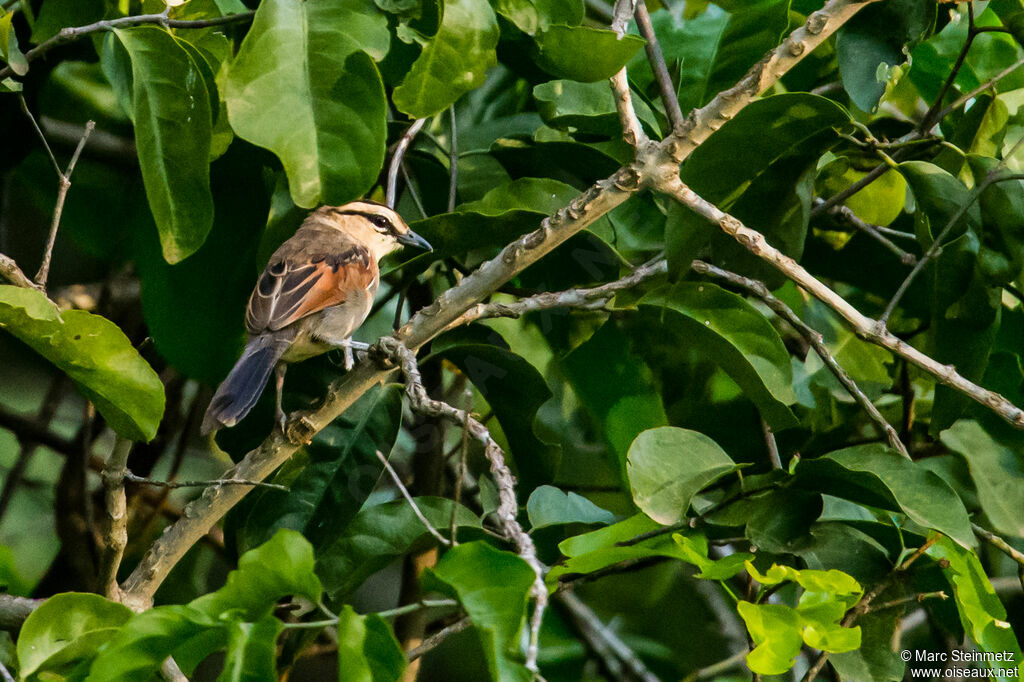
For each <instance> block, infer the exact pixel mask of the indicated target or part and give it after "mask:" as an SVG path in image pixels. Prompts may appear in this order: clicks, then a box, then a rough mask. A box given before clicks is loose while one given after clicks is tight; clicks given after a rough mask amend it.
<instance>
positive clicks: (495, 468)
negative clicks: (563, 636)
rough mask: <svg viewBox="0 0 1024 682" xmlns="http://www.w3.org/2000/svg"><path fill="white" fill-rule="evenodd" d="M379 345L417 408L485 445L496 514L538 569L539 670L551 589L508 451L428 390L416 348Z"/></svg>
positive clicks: (534, 624) (530, 654) (535, 641)
mask: <svg viewBox="0 0 1024 682" xmlns="http://www.w3.org/2000/svg"><path fill="white" fill-rule="evenodd" d="M375 347H376V348H379V349H380V350H381V351H382V352H383V353H384V356H385V357H386V358H390V359H393V360H394V361H396V362H398V363H399V364H400V367H401V370H402V374H403V375H404V377H405V392H406V395H408V396H409V401H410V405H411V407H412V409H413V410H415V411H417V412H419V413H420V414H424V415H426V416H428V417H435V418H442V419H447V420H449V421H451V422H454V423H456V424H461V425H462V427H463V428H465V429H467V430H468V431H469V433H470V435H471V436H472V437H473V438H475V439H476V440H478V441H480V443H481V444H482V445H483V446H484V456H485V457H487V460H488V462H489V463H490V465H491V475H492V476H493V477H494V482H495V485H496V486H497V488H498V500H499V502H498V509H497V510H496V511H495V515H496V516H497V518H498V521H499V523H500V524H501V529H502V531H503V533H504V534H505V537H506V538H508V540H509V541H511V542H512V543H513V544H514V545H515V547H516V551H517V553H518V554H519V556H520V557H521V558H522V559H523V561H525V562H526V563H527V564H528V565H529V566H530V568H531V569H533V572H534V583H533V587H532V588H531V590H530V594H531V596H532V597H533V599H534V602H535V606H534V609H533V614H532V616H531V617H530V640H529V644H528V645H527V648H526V668H527V669H528V670H530V671H532V672H534V673H536V672H537V671H538V668H537V654H538V651H539V637H540V624H541V620H542V619H543V617H544V609H545V607H546V606H547V602H548V591H547V587H546V586H545V585H544V574H545V572H546V569H545V568H544V566H543V565H542V564H541V563H540V560H539V559H538V558H537V548H536V547H535V546H534V544H533V539H532V538H531V537H530V536H529V535H528V534H527V533H526V531H524V530H523V527H522V526H521V525H520V524H519V521H518V519H517V518H516V517H517V516H518V513H519V503H518V502H517V501H516V492H515V477H514V476H513V475H512V471H511V470H510V469H509V468H508V465H507V464H506V463H505V454H504V452H502V450H501V446H499V445H498V443H497V442H496V441H495V440H494V438H493V437H492V436H491V434H490V432H489V431H488V430H487V427H485V426H484V425H483V424H481V423H480V422H479V421H477V420H476V419H475V418H474V417H473V416H472V415H471V414H470V413H469V412H467V411H463V410H459V409H457V408H455V407H452V406H451V405H448V404H447V403H443V402H441V401H439V400H434V399H432V398H431V397H430V396H429V395H428V394H427V389H426V388H425V387H424V386H423V380H422V378H421V377H420V370H419V366H418V365H417V363H416V353H415V352H414V351H412V350H410V349H409V348H406V347H405V346H404V345H402V343H401V342H399V341H398V340H396V339H394V338H393V337H384V338H382V339H380V341H378V342H377V344H376V346H375Z"/></svg>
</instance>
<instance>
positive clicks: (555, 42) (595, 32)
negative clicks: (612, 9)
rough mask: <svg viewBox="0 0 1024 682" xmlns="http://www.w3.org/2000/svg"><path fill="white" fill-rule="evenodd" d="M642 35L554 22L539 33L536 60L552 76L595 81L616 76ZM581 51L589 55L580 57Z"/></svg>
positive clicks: (639, 42) (634, 51)
mask: <svg viewBox="0 0 1024 682" xmlns="http://www.w3.org/2000/svg"><path fill="white" fill-rule="evenodd" d="M643 44H644V41H643V39H641V38H639V37H637V36H631V35H626V36H623V37H622V38H621V39H620V38H619V36H617V35H616V34H615V32H614V31H609V30H607V29H601V28H590V27H589V26H551V27H549V28H548V29H547V30H545V31H542V32H541V33H540V35H538V36H537V47H538V49H539V50H540V53H539V54H538V56H537V59H536V61H537V64H538V65H539V66H540V67H541V68H542V69H544V70H545V71H547V72H548V73H550V74H551V75H553V76H557V77H559V78H568V79H569V80H574V81H581V82H583V83H593V82H595V81H599V80H604V79H606V78H611V77H612V76H614V75H615V74H616V73H617V72H618V71H619V69H621V68H622V67H623V66H625V65H626V62H628V61H629V60H630V59H631V58H632V57H633V55H634V54H636V51H637V50H639V49H640V48H641V47H643ZM580 55H587V57H586V59H581V58H580Z"/></svg>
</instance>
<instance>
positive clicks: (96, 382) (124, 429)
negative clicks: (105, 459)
mask: <svg viewBox="0 0 1024 682" xmlns="http://www.w3.org/2000/svg"><path fill="white" fill-rule="evenodd" d="M0 328H2V329H4V330H6V331H8V332H10V333H11V334H13V335H14V336H16V337H17V338H19V339H21V340H22V341H23V342H25V343H26V344H28V345H29V346H30V347H31V348H32V349H33V350H35V351H36V352H37V353H39V354H40V355H42V356H43V357H45V358H46V359H47V360H49V361H50V362H52V363H53V364H55V365H56V366H57V367H58V368H60V369H61V371H63V372H65V373H66V374H67V375H68V376H69V377H71V378H72V379H73V380H74V381H75V383H76V384H78V386H79V388H80V389H81V390H82V393H83V394H85V397H86V398H88V399H89V400H91V401H92V403H93V404H94V405H95V406H96V409H97V410H98V411H99V413H100V414H101V415H103V418H104V419H105V420H106V421H107V423H108V424H110V426H111V428H113V429H114V430H115V431H117V432H118V433H119V434H120V435H122V436H124V437H125V438H128V439H131V440H142V441H149V440H152V438H153V436H155V435H156V430H157V427H158V426H159V425H160V420H161V418H162V417H163V413H164V387H163V384H162V383H161V382H160V377H158V376H157V374H156V372H154V371H153V368H152V367H150V366H149V364H148V363H147V362H146V361H145V360H143V359H142V358H141V357H140V356H139V354H138V352H137V351H136V350H135V348H134V347H132V344H131V341H129V340H128V338H127V337H126V336H125V335H124V333H123V332H122V331H121V330H120V329H118V327H117V325H115V324H114V323H113V322H111V321H110V320H107V319H106V318H103V317H100V316H99V315H93V314H91V313H87V312H85V311H84V310H67V311H65V312H63V313H61V312H58V310H57V308H56V307H54V305H53V304H52V303H51V302H50V301H49V300H48V299H47V298H46V296H45V295H44V294H42V293H40V292H38V291H35V290H34V289H22V288H20V287H14V286H7V285H0Z"/></svg>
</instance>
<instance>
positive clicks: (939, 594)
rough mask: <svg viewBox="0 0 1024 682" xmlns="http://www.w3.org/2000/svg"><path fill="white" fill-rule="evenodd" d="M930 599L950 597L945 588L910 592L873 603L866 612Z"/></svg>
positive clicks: (943, 599) (944, 599)
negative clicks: (915, 592) (898, 597)
mask: <svg viewBox="0 0 1024 682" xmlns="http://www.w3.org/2000/svg"><path fill="white" fill-rule="evenodd" d="M929 599H941V600H942V601H946V600H947V599H949V595H948V594H946V593H945V592H944V591H943V590H938V591H936V592H919V593H917V594H908V595H907V596H906V597H901V598H900V599H890V600H889V601H885V602H882V603H881V604H873V605H871V606H870V607H869V608H868V609H867V611H866V612H865V613H874V612H875V611H883V610H885V609H891V608H895V607H897V606H903V605H904V604H920V603H921V602H923V601H927V600H929Z"/></svg>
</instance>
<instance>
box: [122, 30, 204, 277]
mask: <svg viewBox="0 0 1024 682" xmlns="http://www.w3.org/2000/svg"><path fill="white" fill-rule="evenodd" d="M113 34H114V36H116V38H117V40H118V41H120V43H121V46H122V47H123V48H124V50H125V52H126V53H127V54H128V58H129V59H130V61H131V73H132V109H131V111H132V114H133V115H132V120H133V122H134V123H135V146H136V147H137V148H138V153H139V165H140V166H141V168H142V180H143V182H144V183H145V185H146V197H147V198H148V199H149V208H150V210H151V211H152V212H153V218H154V220H155V221H156V227H157V230H158V231H159V233H160V244H161V246H162V247H163V254H164V258H165V259H166V260H167V262H168V263H177V262H178V261H180V260H182V259H184V258H187V257H188V256H190V255H191V254H192V253H194V252H195V251H196V249H198V248H199V247H200V246H202V244H203V242H204V241H205V240H206V235H207V234H208V233H209V232H210V227H211V226H212V225H213V196H212V195H211V194H210V168H209V160H210V139H211V135H212V132H211V130H212V126H213V119H212V114H211V111H210V94H209V92H207V88H206V79H205V78H204V76H203V72H202V70H201V69H200V67H199V65H197V64H196V61H195V59H194V58H193V55H192V53H190V52H189V50H187V49H186V48H185V47H183V46H182V44H181V43H179V42H178V40H177V39H175V38H174V37H173V36H172V35H171V34H169V33H168V32H167V31H164V30H162V29H159V28H156V27H153V26H138V27H135V28H130V29H115V30H114V31H113ZM111 40H113V39H112V38H111Z"/></svg>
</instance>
